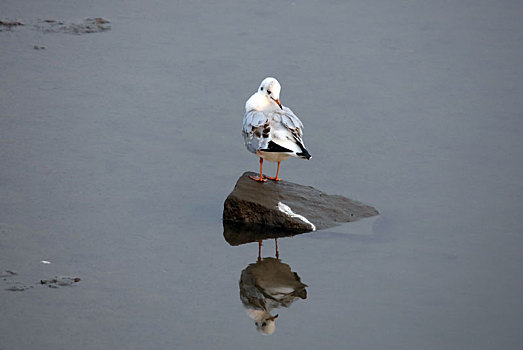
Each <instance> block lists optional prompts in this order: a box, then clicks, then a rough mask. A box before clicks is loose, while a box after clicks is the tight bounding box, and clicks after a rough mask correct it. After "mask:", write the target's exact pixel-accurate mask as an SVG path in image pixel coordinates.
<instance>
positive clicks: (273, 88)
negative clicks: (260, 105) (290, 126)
mask: <svg viewBox="0 0 523 350" xmlns="http://www.w3.org/2000/svg"><path fill="white" fill-rule="evenodd" d="M280 91H281V85H280V83H279V82H278V80H276V79H274V78H272V77H269V78H265V79H263V81H262V82H261V84H260V87H259V88H258V93H259V94H261V95H263V96H265V97H266V98H267V99H268V100H269V102H271V103H276V104H277V105H278V106H279V107H280V108H283V107H282V105H281V103H280Z"/></svg>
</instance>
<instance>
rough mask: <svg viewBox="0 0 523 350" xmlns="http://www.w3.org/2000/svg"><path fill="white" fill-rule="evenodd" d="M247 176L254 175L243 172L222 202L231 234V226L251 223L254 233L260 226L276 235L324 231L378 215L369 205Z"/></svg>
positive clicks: (285, 183)
mask: <svg viewBox="0 0 523 350" xmlns="http://www.w3.org/2000/svg"><path fill="white" fill-rule="evenodd" d="M249 175H257V174H255V173H252V172H246V173H244V174H243V175H242V176H241V177H240V178H239V179H238V181H237V183H236V186H235V188H234V190H233V191H232V192H231V194H229V196H228V197H227V199H226V200H225V203H224V208H223V221H224V227H225V229H226V230H227V229H228V230H230V231H231V232H233V233H232V234H233V235H234V229H231V227H234V224H231V223H240V224H242V225H245V224H249V225H250V224H254V226H253V227H257V229H256V231H257V232H258V231H259V228H260V226H263V227H266V230H267V232H268V231H271V230H272V229H273V230H275V231H279V233H278V235H279V234H282V233H283V232H286V233H287V234H288V233H289V232H294V233H302V232H309V231H315V230H319V229H325V228H329V227H333V226H336V225H339V224H341V223H344V222H351V221H355V220H358V219H361V218H366V217H371V216H374V215H378V214H379V213H378V211H377V210H376V209H375V208H373V207H371V206H368V205H365V204H363V203H361V202H358V201H354V200H352V199H349V198H346V197H343V196H338V195H329V194H326V193H324V192H322V191H319V190H317V189H315V188H314V187H311V186H303V185H300V184H296V183H292V182H288V181H279V182H274V181H270V180H269V181H267V182H265V183H259V182H256V181H253V180H251V179H250V178H249ZM240 231H245V227H243V228H240V229H239V230H237V232H240ZM262 231H263V230H262ZM237 232H236V233H237ZM259 233H260V232H258V233H257V234H259ZM225 234H226V233H224V235H225ZM262 234H263V232H262Z"/></svg>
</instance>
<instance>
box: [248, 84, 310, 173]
mask: <svg viewBox="0 0 523 350" xmlns="http://www.w3.org/2000/svg"><path fill="white" fill-rule="evenodd" d="M280 91H281V85H280V83H279V82H278V80H276V79H275V78H272V77H268V78H265V79H263V81H262V82H261V84H260V87H259V88H258V90H257V91H256V92H255V93H254V94H253V95H252V96H251V97H250V98H249V99H248V100H247V102H246V103H245V115H244V117H243V130H242V134H243V139H244V141H245V147H247V149H248V150H249V151H250V152H252V153H254V154H256V155H257V156H258V157H260V176H259V177H257V176H249V177H250V178H251V179H253V180H255V181H259V182H265V181H267V180H266V179H270V180H274V181H280V180H281V179H280V178H279V177H278V174H279V172H280V162H281V161H284V160H286V159H288V158H290V157H297V158H302V159H310V158H311V155H310V154H309V152H308V151H307V150H306V149H305V146H304V145H303V140H302V130H303V124H302V122H301V121H300V119H299V118H298V117H297V116H296V115H295V114H294V113H293V112H292V111H291V110H290V109H289V108H287V107H284V106H282V104H281V103H280ZM264 159H267V160H268V161H270V162H278V169H277V170H276V176H275V177H270V176H265V178H264V177H263V160H264Z"/></svg>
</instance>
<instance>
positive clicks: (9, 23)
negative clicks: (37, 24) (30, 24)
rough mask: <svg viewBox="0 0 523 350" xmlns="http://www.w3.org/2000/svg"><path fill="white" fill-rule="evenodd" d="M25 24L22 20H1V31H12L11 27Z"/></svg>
mask: <svg viewBox="0 0 523 350" xmlns="http://www.w3.org/2000/svg"><path fill="white" fill-rule="evenodd" d="M23 25H24V24H23V23H22V22H20V21H12V20H3V21H2V20H0V32H3V31H5V30H7V31H10V30H11V29H13V28H15V27H19V26H23Z"/></svg>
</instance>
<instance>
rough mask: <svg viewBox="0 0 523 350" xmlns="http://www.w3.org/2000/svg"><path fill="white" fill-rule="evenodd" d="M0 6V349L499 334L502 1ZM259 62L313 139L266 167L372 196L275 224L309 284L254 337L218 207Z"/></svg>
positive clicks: (503, 271)
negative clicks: (54, 24) (71, 25)
mask: <svg viewBox="0 0 523 350" xmlns="http://www.w3.org/2000/svg"><path fill="white" fill-rule="evenodd" d="M116 4H118V5H116ZM1 7H2V11H1V12H2V16H6V18H11V19H17V20H20V21H21V22H23V23H24V24H25V25H24V26H22V27H16V28H12V29H11V30H10V31H3V32H0V47H2V50H1V51H0V67H3V68H2V69H0V78H1V79H0V81H2V85H1V87H0V106H1V107H0V150H1V151H0V164H2V166H1V169H0V272H2V271H4V270H8V271H13V272H15V273H16V275H12V274H10V273H0V276H2V277H0V287H1V289H2V290H1V291H0V307H1V309H2V315H3V316H2V317H1V318H0V330H1V331H0V348H1V349H3V350H7V349H32V348H41V349H61V348H75V349H100V348H114V349H130V348H136V349H142V348H147V349H164V348H183V349H201V348H214V349H229V348H245V349H249V348H261V347H265V346H275V345H277V346H278V348H281V349H291V348H292V349H295V348H297V347H303V348H311V349H313V348H323V349H339V348H341V347H343V348H354V349H362V348H363V349H383V348H388V349H420V348H423V349H442V348H454V349H475V350H478V349H492V348H500V349H501V348H502V349H517V348H519V345H520V344H521V342H522V341H523V336H522V335H521V332H520V325H521V324H522V323H523V307H522V305H523V300H522V299H523V297H522V295H523V293H522V291H523V281H522V279H521V276H522V275H523V227H522V224H521V212H522V209H523V189H522V187H523V186H522V181H521V179H523V156H522V153H521V150H522V149H523V139H522V138H521V134H522V131H523V114H522V112H521V111H522V110H523V103H522V102H521V96H522V95H523V76H522V74H521V69H520V68H521V62H522V58H523V46H522V45H521V41H522V39H523V38H522V36H521V33H522V29H523V28H522V27H523V23H522V22H521V21H520V16H519V14H520V13H522V10H523V8H522V5H521V3H519V2H509V1H507V2H502V3H499V2H494V1H484V2H481V3H476V2H475V3H474V4H472V3H471V4H468V3H467V2H463V3H461V4H454V3H452V4H451V3H448V4H447V3H440V2H438V3H435V2H434V3H432V2H426V3H424V2H422V3H416V4H410V3H409V4H408V3H404V2H401V1H367V2H364V3H345V2H339V3H337V2H332V3H329V4H327V5H326V4H324V3H315V2H312V1H305V2H285V3H280V2H274V3H273V2H263V3H252V4H245V3H243V2H238V3H237V4H235V5H233V4H232V3H231V4H230V5H227V6H220V5H218V4H203V3H193V2H185V1H181V2H177V3H172V2H169V1H157V2H154V3H145V2H139V1H129V2H125V3H120V2H118V3H114V4H113V3H110V4H107V3H105V2H102V1H93V2H80V1H78V2H73V1H72V2H68V3H67V4H64V3H60V4H58V3H55V2H53V1H34V2H33V1H26V2H20V1H4V2H3V3H2V5H1ZM93 17H103V18H107V19H109V20H110V21H111V23H110V24H111V29H110V30H108V31H104V32H102V33H92V34H84V35H71V34H67V33H44V32H42V31H40V30H38V29H37V28H36V27H33V26H32V25H33V24H38V23H39V20H44V19H54V20H64V21H75V20H78V19H80V20H82V19H84V18H93ZM35 45H36V46H38V47H45V49H38V50H36V49H34V46H35ZM268 75H273V76H275V77H277V78H278V79H279V81H280V82H281V84H282V93H281V101H282V102H283V104H284V105H287V106H289V107H290V108H292V109H293V111H294V112H295V113H296V114H297V115H298V116H300V118H301V119H302V121H303V123H304V125H305V131H304V141H305V144H306V146H307V148H308V149H309V151H310V152H311V154H312V156H313V158H312V159H311V160H310V161H302V160H295V159H291V160H288V161H286V162H284V163H283V164H282V167H281V170H280V176H281V177H283V178H284V179H288V180H290V181H293V182H297V183H301V184H305V185H311V186H314V187H316V188H318V189H320V190H322V191H325V192H327V193H333V194H340V195H344V196H347V197H350V198H354V199H357V200H360V201H362V202H364V203H367V204H370V205H372V206H374V207H376V208H377V209H378V210H379V211H380V213H381V215H380V216H379V217H377V218H376V219H371V220H362V221H360V222H357V223H350V224H347V225H343V226H340V227H337V228H333V229H329V230H323V231H318V232H314V233H307V234H302V235H297V236H294V237H289V238H280V239H278V251H279V257H280V259H281V261H282V262H283V263H285V264H288V265H289V266H290V268H291V269H292V271H295V272H297V274H298V275H299V276H300V278H301V280H302V281H303V283H305V284H307V285H308V287H307V299H304V300H301V299H300V300H297V301H295V302H294V303H293V304H292V305H291V306H290V307H289V308H281V309H278V310H277V313H278V314H279V317H278V319H277V320H276V330H275V332H274V334H273V335H271V336H263V335H261V334H259V333H258V332H257V331H256V328H255V326H254V322H253V320H252V319H251V318H250V317H249V316H248V315H247V313H246V312H245V309H244V307H243V305H242V302H241V300H240V290H239V286H238V282H239V279H240V274H241V271H242V270H243V269H245V268H246V267H247V266H248V265H249V264H251V263H254V262H256V260H257V257H258V245H257V243H254V242H253V243H249V244H243V245H239V246H230V245H229V244H228V243H227V242H226V241H225V239H224V236H223V227H222V222H221V211H222V205H223V201H224V200H225V198H226V196H227V195H228V194H229V192H230V191H231V190H232V188H233V186H234V184H235V182H236V180H237V178H238V177H239V176H240V175H241V174H242V173H243V172H244V171H246V170H256V169H257V166H258V161H257V159H256V158H255V157H254V156H253V155H251V154H249V153H248V152H247V151H246V150H245V148H244V146H243V140H242V137H241V134H240V130H241V118H242V115H243V112H244V111H243V104H244V102H245V100H246V99H247V98H248V97H249V96H250V94H252V92H254V90H255V89H256V88H257V86H258V84H259V83H260V81H261V80H262V79H263V78H264V77H266V76H268ZM266 170H267V171H268V172H271V171H275V167H274V166H272V165H267V166H266ZM274 243H275V242H274V240H267V241H265V242H264V246H263V250H262V256H264V257H265V256H269V257H274V255H275V249H274V248H275V247H274ZM42 261H47V262H50V263H43V262H42ZM56 277H69V278H80V280H79V282H77V283H74V284H73V285H70V286H58V288H48V287H47V286H46V285H42V284H41V283H40V281H41V280H52V279H54V278H56ZM13 285H16V286H20V285H21V286H26V287H27V288H26V289H24V290H22V291H16V292H15V291H8V290H4V289H8V288H10V287H11V286H13Z"/></svg>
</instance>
